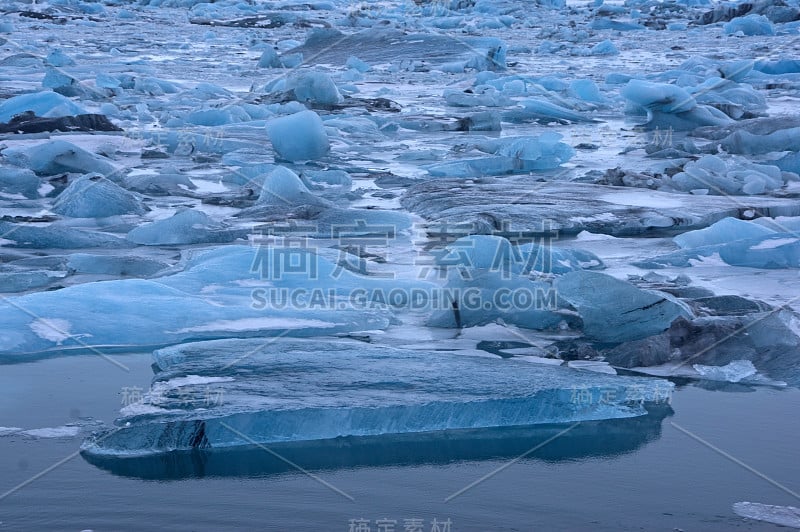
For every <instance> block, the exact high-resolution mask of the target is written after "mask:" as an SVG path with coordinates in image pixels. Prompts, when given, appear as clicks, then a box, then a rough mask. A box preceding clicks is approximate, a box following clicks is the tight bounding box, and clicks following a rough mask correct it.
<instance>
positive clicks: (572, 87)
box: [569, 79, 603, 103]
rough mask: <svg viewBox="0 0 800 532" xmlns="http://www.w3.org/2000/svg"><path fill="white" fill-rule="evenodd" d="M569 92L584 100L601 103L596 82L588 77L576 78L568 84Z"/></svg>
mask: <svg viewBox="0 0 800 532" xmlns="http://www.w3.org/2000/svg"><path fill="white" fill-rule="evenodd" d="M569 91H570V93H572V94H574V95H575V97H577V98H580V99H581V100H583V101H585V102H593V103H601V102H602V101H603V96H602V95H601V94H600V89H599V88H598V87H597V84H596V83H595V82H594V81H592V80H590V79H576V80H573V81H571V82H570V84H569Z"/></svg>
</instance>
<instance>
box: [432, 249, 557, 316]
mask: <svg viewBox="0 0 800 532" xmlns="http://www.w3.org/2000/svg"><path fill="white" fill-rule="evenodd" d="M526 251H528V253H527V254H526V255H525V256H523V254H522V253H521V251H520V250H519V249H517V248H516V247H514V246H512V245H511V243H510V242H509V241H508V240H507V239H505V238H502V237H499V236H489V235H472V236H467V237H463V238H460V239H458V240H456V241H455V242H453V243H452V244H450V245H448V246H447V247H446V248H445V249H444V250H442V251H441V252H438V253H436V254H435V256H436V262H437V264H438V265H439V267H440V268H441V269H442V270H441V271H442V273H444V274H446V275H447V279H448V280H447V284H446V285H445V290H444V291H443V292H442V297H441V299H440V300H437V301H436V304H437V307H436V309H437V311H436V312H434V313H433V314H432V315H431V316H430V318H429V319H428V321H427V325H428V326H431V327H457V328H461V327H475V326H479V325H486V324H488V323H492V322H495V321H497V320H498V319H502V320H503V321H504V322H506V323H510V324H513V325H517V326H519V327H524V328H527V329H554V328H556V327H558V326H559V324H560V323H561V322H562V321H565V320H569V319H571V316H569V315H566V314H565V313H562V312H560V309H559V301H558V297H557V294H556V292H555V291H554V290H553V287H552V286H551V285H550V283H548V282H541V281H536V280H531V279H528V278H527V277H526V276H527V275H528V274H530V273H531V271H532V269H533V267H535V266H536V265H535V264H527V262H528V261H529V260H532V261H535V260H536V257H532V256H531V253H530V250H526Z"/></svg>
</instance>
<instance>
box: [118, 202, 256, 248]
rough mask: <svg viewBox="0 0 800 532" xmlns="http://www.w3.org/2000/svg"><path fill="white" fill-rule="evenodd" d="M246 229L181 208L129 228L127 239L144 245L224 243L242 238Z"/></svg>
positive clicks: (202, 213)
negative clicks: (167, 215)
mask: <svg viewBox="0 0 800 532" xmlns="http://www.w3.org/2000/svg"><path fill="white" fill-rule="evenodd" d="M247 234H248V231H247V230H246V229H231V228H229V227H228V226H226V225H224V224H222V223H219V222H216V221H214V220H212V219H211V218H210V217H209V216H208V215H207V214H206V213H204V212H201V211H197V210H195V209H183V210H180V211H178V212H176V213H175V214H174V215H172V216H171V217H169V218H165V219H163V220H158V221H156V222H152V223H149V224H145V225H140V226H139V227H137V228H135V229H133V230H132V231H131V232H129V233H128V236H127V239H128V240H129V241H130V242H132V243H134V244H141V245H145V246H170V245H182V244H203V243H225V242H233V241H234V240H236V239H238V238H246V237H247Z"/></svg>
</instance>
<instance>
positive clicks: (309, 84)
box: [285, 72, 342, 105]
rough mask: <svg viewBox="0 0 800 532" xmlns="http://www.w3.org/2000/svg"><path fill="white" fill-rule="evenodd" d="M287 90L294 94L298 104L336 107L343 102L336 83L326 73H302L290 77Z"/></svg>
mask: <svg viewBox="0 0 800 532" xmlns="http://www.w3.org/2000/svg"><path fill="white" fill-rule="evenodd" d="M285 88H286V90H290V91H293V92H294V96H295V98H296V99H297V101H298V102H303V103H311V104H317V105H336V104H338V103H341V101H342V95H341V93H340V92H339V89H338V88H337V87H336V83H334V82H333V80H332V79H331V77H330V76H329V75H328V74H325V73H324V72H302V73H299V74H294V75H292V76H289V78H288V79H287V80H286V87H285Z"/></svg>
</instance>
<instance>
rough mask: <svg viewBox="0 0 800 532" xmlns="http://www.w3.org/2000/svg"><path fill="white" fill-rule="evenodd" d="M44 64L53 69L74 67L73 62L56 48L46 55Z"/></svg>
mask: <svg viewBox="0 0 800 532" xmlns="http://www.w3.org/2000/svg"><path fill="white" fill-rule="evenodd" d="M45 63H46V64H48V65H50V66H54V67H65V66H72V65H74V64H75V61H73V60H72V58H71V57H69V56H68V55H67V54H65V53H64V52H63V51H61V49H58V48H57V49H55V50H53V51H52V52H50V53H49V54H48V55H47V57H46V58H45Z"/></svg>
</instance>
